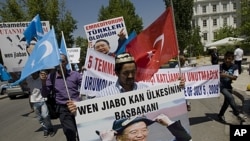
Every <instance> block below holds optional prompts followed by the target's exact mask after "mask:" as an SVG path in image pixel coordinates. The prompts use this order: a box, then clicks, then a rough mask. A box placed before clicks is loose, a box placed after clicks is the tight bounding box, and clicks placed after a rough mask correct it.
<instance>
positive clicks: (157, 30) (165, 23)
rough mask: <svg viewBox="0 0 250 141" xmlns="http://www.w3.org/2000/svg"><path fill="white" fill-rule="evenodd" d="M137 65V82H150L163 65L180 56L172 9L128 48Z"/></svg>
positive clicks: (138, 36)
mask: <svg viewBox="0 0 250 141" xmlns="http://www.w3.org/2000/svg"><path fill="white" fill-rule="evenodd" d="M126 51H127V52H129V53H131V54H132V55H133V56H134V58H135V61H136V64H137V77H136V81H141V80H148V79H150V78H151V77H152V76H153V75H154V73H156V72H157V71H158V69H159V68H160V66H161V65H163V64H165V63H166V62H168V61H169V60H170V59H172V58H174V57H176V56H177V55H178V46H177V39H176V33H175V25H174V20H173V14H172V8H171V7H168V8H167V9H166V11H165V12H164V13H163V14H162V15H161V16H160V17H159V18H158V19H156V20H155V21H154V22H153V23H152V24H151V25H150V26H149V27H148V28H147V29H145V30H143V31H142V32H141V33H140V34H139V35H137V36H136V37H135V38H134V39H133V40H132V41H131V42H130V43H129V44H128V45H127V46H126Z"/></svg>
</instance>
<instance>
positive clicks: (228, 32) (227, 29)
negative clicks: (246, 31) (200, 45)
mask: <svg viewBox="0 0 250 141" xmlns="http://www.w3.org/2000/svg"><path fill="white" fill-rule="evenodd" d="M238 36H239V30H238V29H237V28H234V27H233V26H228V25H224V26H223V27H221V28H219V29H218V30H217V32H216V36H215V40H214V41H218V40H221V39H224V38H226V37H238ZM228 50H234V46H226V47H225V46H222V47H218V53H219V54H224V53H225V52H226V51H228Z"/></svg>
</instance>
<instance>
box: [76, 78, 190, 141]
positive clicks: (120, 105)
mask: <svg viewBox="0 0 250 141" xmlns="http://www.w3.org/2000/svg"><path fill="white" fill-rule="evenodd" d="M76 105H77V113H76V124H77V128H78V133H79V137H80V140H85V141H94V140H99V136H98V135H97V134H96V131H103V130H104V131H107V130H112V124H113V122H114V120H120V119H123V118H134V117H136V116H142V115H143V116H146V118H148V119H150V120H154V118H156V117H157V116H158V115H160V114H164V115H166V116H167V117H168V118H169V119H171V120H172V121H180V122H181V125H182V126H183V127H184V129H186V131H189V120H188V115H187V110H186V103H185V99H184V95H183V91H182V90H181V88H180V87H179V86H178V82H177V83H176V82H171V83H168V84H167V85H166V84H164V85H157V86H153V87H149V88H146V89H140V90H135V91H130V92H125V93H119V94H115V95H111V96H105V97H101V98H94V99H88V100H84V101H81V102H76ZM148 128H149V132H150V133H149V135H148V140H149V141H150V140H154V141H160V140H164V141H165V140H173V139H174V136H173V135H172V134H171V133H170V132H169V130H170V129H169V130H168V128H166V126H162V125H161V124H159V123H154V124H152V125H150V126H149V127H148ZM180 132H181V131H180Z"/></svg>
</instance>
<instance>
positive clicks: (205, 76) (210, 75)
mask: <svg viewBox="0 0 250 141" xmlns="http://www.w3.org/2000/svg"><path fill="white" fill-rule="evenodd" d="M218 78H219V75H218V70H208V71H197V72H187V80H188V81H200V80H210V79H218Z"/></svg>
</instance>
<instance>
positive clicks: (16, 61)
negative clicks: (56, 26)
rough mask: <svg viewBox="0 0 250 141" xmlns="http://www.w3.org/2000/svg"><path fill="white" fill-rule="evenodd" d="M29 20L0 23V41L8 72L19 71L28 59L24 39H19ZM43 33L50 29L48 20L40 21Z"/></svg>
mask: <svg viewBox="0 0 250 141" xmlns="http://www.w3.org/2000/svg"><path fill="white" fill-rule="evenodd" d="M29 23H30V22H4V23H0V43H1V46H0V48H1V53H2V59H3V63H4V66H6V67H7V71H8V72H17V71H21V70H22V69H23V67H24V65H25V63H26V61H27V59H28V53H27V51H26V41H21V39H22V38H23V37H24V35H23V32H24V30H25V29H26V27H27V26H28V25H29ZM42 27H43V31H44V33H47V32H48V31H49V30H50V26H49V21H42Z"/></svg>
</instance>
